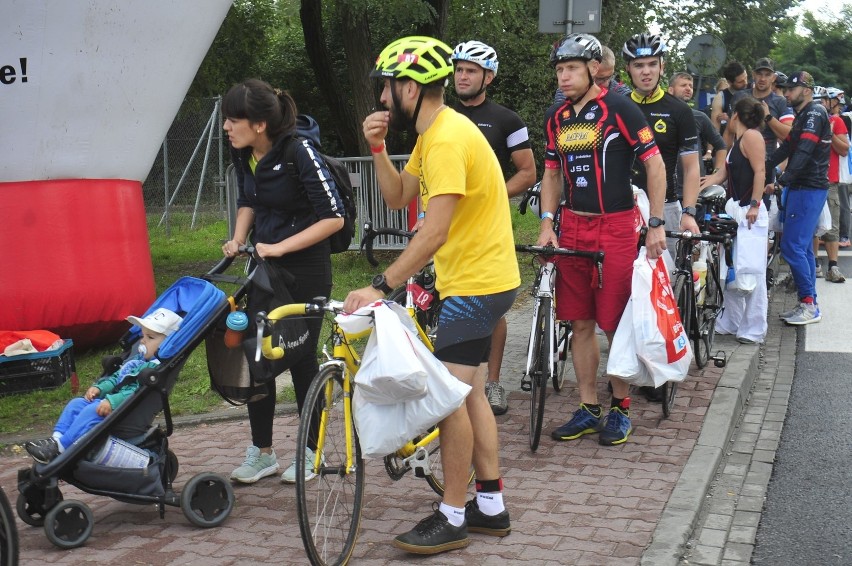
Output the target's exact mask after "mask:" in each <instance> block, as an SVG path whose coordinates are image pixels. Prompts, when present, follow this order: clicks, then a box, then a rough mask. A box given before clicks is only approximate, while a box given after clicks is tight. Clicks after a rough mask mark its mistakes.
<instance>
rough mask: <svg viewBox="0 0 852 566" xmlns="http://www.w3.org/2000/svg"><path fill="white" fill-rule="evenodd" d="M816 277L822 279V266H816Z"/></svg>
mask: <svg viewBox="0 0 852 566" xmlns="http://www.w3.org/2000/svg"><path fill="white" fill-rule="evenodd" d="M816 277H817V279H819V278H821V277H822V266H821V265H817V266H816Z"/></svg>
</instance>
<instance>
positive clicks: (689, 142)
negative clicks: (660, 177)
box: [630, 87, 698, 202]
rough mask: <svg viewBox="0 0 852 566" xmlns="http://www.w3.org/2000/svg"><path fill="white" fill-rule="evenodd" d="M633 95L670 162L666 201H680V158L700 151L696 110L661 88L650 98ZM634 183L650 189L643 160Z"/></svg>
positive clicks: (662, 152) (636, 167)
mask: <svg viewBox="0 0 852 566" xmlns="http://www.w3.org/2000/svg"><path fill="white" fill-rule="evenodd" d="M630 97H631V99H632V100H633V101H634V102H636V103H637V104H638V105H639V108H640V110H642V113H643V114H644V115H645V119H646V120H647V121H648V124H649V125H650V126H651V130H652V131H653V132H654V140H655V141H656V142H657V146H658V147H659V148H660V155H662V156H663V161H664V162H665V164H666V202H673V201H675V200H677V182H676V181H675V176H676V171H677V162H678V157H679V156H681V155H688V154H691V153H697V152H698V133H697V131H696V129H695V118H693V116H692V109H691V108H690V107H689V106H687V104H686V103H685V102H684V101H682V100H680V99H678V98H676V97H674V96H672V95H671V94H669V93H667V92H665V91H664V90H662V89H660V88H659V87H658V88H657V91H656V92H655V93H653V94H652V95H651V96H649V97H643V96H642V95H640V94H638V93H637V92H636V91H633V93H632V94H631V95H630ZM633 183H634V184H636V185H637V186H639V187H641V188H643V189H645V190H646V191H647V190H648V179H647V178H646V175H645V167H644V166H642V164H641V163H634V167H633Z"/></svg>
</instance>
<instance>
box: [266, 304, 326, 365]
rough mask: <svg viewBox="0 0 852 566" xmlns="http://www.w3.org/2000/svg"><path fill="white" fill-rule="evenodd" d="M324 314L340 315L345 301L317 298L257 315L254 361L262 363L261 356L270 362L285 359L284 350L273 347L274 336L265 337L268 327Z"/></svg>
mask: <svg viewBox="0 0 852 566" xmlns="http://www.w3.org/2000/svg"><path fill="white" fill-rule="evenodd" d="M323 312H330V313H332V314H339V313H341V312H343V301H335V300H331V299H326V298H325V297H317V298H316V299H314V300H313V301H311V302H309V303H292V304H289V305H281V306H280V307H278V308H275V309H273V310H271V311H270V312H269V313H265V312H263V311H261V312H259V313H257V316H256V317H255V323H256V324H257V348H256V350H255V353H254V361H255V362H259V361H260V354H261V352H262V353H263V357H264V358H267V359H270V360H280V359H281V358H283V357H284V348H282V347H280V346H275V347H273V346H272V334H270V335H268V336H264V331H265V329H266V326H267V325H269V326H271V325H273V324H275V323H276V322H278V321H279V320H282V319H284V318H287V317H291V316H306V315H317V314H321V313H323Z"/></svg>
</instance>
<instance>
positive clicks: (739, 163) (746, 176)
mask: <svg viewBox="0 0 852 566" xmlns="http://www.w3.org/2000/svg"><path fill="white" fill-rule="evenodd" d="M725 167H726V168H727V170H728V195H729V196H730V197H731V198H733V199H735V200H736V201H737V202H739V203H740V206H748V205H749V203H751V196H752V190H753V189H754V169H752V167H751V162H750V161H749V160H748V158H747V157H746V156H745V155H743V150H742V149H741V148H740V138H737V139H735V140H734V146H733V147H732V148H731V151H729V152H728V155H727V157H725Z"/></svg>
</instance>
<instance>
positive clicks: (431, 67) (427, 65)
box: [370, 36, 453, 84]
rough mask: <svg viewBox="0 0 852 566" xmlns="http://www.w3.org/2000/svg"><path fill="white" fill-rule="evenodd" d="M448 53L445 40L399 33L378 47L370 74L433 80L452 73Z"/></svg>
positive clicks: (414, 79) (450, 53) (422, 82)
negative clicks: (398, 35)
mask: <svg viewBox="0 0 852 566" xmlns="http://www.w3.org/2000/svg"><path fill="white" fill-rule="evenodd" d="M452 53H453V50H452V49H450V47H449V46H447V44H445V43H444V42H442V41H439V40H437V39H435V38H433V37H425V36H410V37H403V38H400V39H397V40H396V41H394V42H393V43H391V44H390V45H388V46H387V47H385V48H384V50H382V53H381V54H380V55H379V58H378V59H376V67H375V69H373V70H372V71H371V72H370V77H371V78H378V79H383V78H386V79H411V80H413V81H416V82H418V83H420V84H428V83H431V82H435V81H437V80H440V79H445V78H446V77H448V76H450V75H452V74H453V64H452V63H451V62H450V56H451V55H452Z"/></svg>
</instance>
